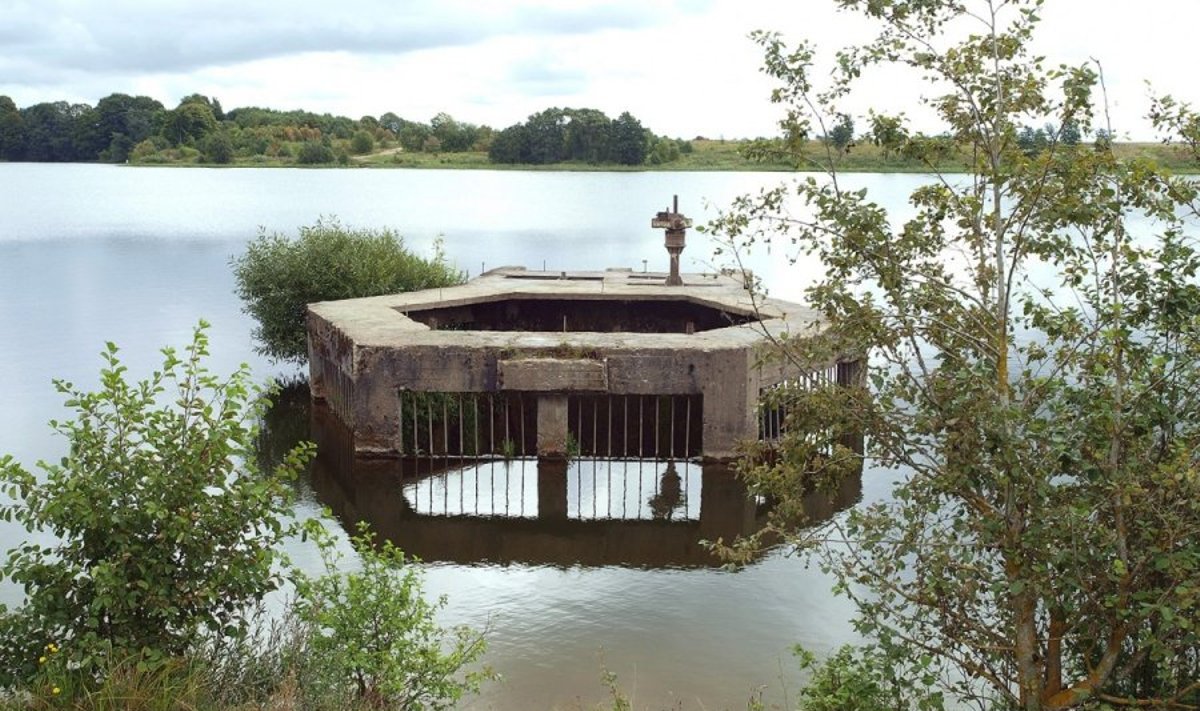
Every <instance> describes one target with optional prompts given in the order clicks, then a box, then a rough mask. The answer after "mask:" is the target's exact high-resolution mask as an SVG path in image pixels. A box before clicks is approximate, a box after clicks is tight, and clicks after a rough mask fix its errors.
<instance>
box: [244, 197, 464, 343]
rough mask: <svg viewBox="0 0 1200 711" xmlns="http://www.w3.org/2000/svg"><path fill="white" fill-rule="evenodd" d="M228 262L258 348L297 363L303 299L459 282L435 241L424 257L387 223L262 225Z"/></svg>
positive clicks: (303, 336)
mask: <svg viewBox="0 0 1200 711" xmlns="http://www.w3.org/2000/svg"><path fill="white" fill-rule="evenodd" d="M231 265H232V267H233V273H234V277H235V278H236V280H237V294H238V296H240V297H241V299H242V301H243V302H245V306H244V308H245V311H246V313H248V314H250V315H251V316H253V317H254V319H255V320H256V321H257V322H258V326H257V328H255V332H254V335H255V337H256V338H257V339H258V342H259V345H258V351H259V352H260V353H262V354H264V355H266V356H269V357H271V358H274V359H277V360H290V361H293V362H296V363H303V362H304V361H305V360H306V359H307V358H308V346H307V340H306V338H307V337H306V333H307V332H306V330H305V314H306V313H307V306H308V304H311V303H315V302H318V301H333V300H336V299H351V298H357V297H362V296H379V295H381V294H393V293H397V292H401V291H415V290H418V289H432V288H437V287H440V286H451V285H454V284H460V283H462V281H463V274H462V273H461V272H459V271H457V270H455V269H454V268H453V267H451V266H450V265H449V264H448V263H447V262H446V258H445V255H444V254H443V252H442V251H441V247H440V245H438V247H437V250H436V251H435V253H434V255H433V257H432V258H431V259H425V258H422V257H420V256H418V255H416V254H413V253H412V252H410V251H409V250H408V249H407V248H405V246H404V242H403V240H402V239H401V238H400V236H399V235H398V234H396V233H395V232H393V231H392V230H390V229H382V230H375V229H356V228H350V227H344V226H343V225H342V224H341V223H340V222H338V221H337V220H336V219H320V220H317V222H316V224H314V225H309V226H305V227H301V228H300V231H299V235H298V237H297V238H296V239H291V238H289V237H287V236H285V235H281V234H279V233H268V232H266V231H265V230H263V231H261V232H260V233H259V235H258V237H257V239H255V240H253V241H251V242H250V243H249V245H247V247H246V251H245V252H244V253H243V254H241V255H240V256H237V257H235V258H233V260H232V261H231Z"/></svg>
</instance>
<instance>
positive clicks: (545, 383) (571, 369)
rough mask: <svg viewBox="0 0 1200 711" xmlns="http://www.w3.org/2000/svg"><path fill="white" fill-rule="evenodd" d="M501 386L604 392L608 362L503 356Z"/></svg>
mask: <svg viewBox="0 0 1200 711" xmlns="http://www.w3.org/2000/svg"><path fill="white" fill-rule="evenodd" d="M498 366H499V386H500V389H501V390H517V391H522V392H580V391H582V392H604V391H606V390H607V389H608V364H607V363H606V362H605V361H602V360H594V359H590V358H569V359H568V358H519V359H510V360H501V361H500V362H499V363H498Z"/></svg>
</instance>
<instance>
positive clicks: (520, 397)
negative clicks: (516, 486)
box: [517, 393, 525, 491]
mask: <svg viewBox="0 0 1200 711" xmlns="http://www.w3.org/2000/svg"><path fill="white" fill-rule="evenodd" d="M517 401H518V402H520V403H521V407H520V410H521V449H520V455H521V456H522V457H524V456H525V393H520V394H518V395H517ZM521 486H522V487H524V486H525V476H524V475H522V476H521ZM522 491H524V489H522Z"/></svg>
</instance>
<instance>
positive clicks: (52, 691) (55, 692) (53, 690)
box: [50, 686, 62, 696]
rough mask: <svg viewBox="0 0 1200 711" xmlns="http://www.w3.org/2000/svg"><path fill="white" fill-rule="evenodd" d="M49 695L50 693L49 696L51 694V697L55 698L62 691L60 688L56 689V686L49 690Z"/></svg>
mask: <svg viewBox="0 0 1200 711" xmlns="http://www.w3.org/2000/svg"><path fill="white" fill-rule="evenodd" d="M50 693H51V694H53V695H55V696H58V695H59V694H60V693H62V689H60V688H58V687H57V686H56V687H54V688H53V689H51V690H50Z"/></svg>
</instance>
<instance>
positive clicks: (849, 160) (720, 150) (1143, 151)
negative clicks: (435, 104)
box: [135, 138, 1200, 174]
mask: <svg viewBox="0 0 1200 711" xmlns="http://www.w3.org/2000/svg"><path fill="white" fill-rule="evenodd" d="M690 143H691V145H692V148H693V150H692V151H691V152H690V153H683V154H681V155H680V156H679V158H678V159H677V160H673V161H671V162H669V163H663V164H660V165H640V166H622V165H606V164H600V165H595V164H590V163H583V162H578V161H575V162H564V163H548V164H545V165H525V164H516V165H513V164H503V163H492V162H490V161H489V160H488V155H487V153H486V152H485V151H468V152H463V153H420V152H418V153H413V152H407V151H404V150H402V149H400V148H397V147H387V148H383V149H381V150H378V151H375V152H374V153H370V154H367V155H361V156H350V157H349V158H348V160H347V162H346V163H345V164H339V163H337V162H334V163H327V164H320V165H314V166H307V167H315V168H364V167H365V168H437V169H461V170H539V171H540V170H552V171H612V172H618V171H619V172H629V171H794V170H818V169H820V168H819V166H818V165H817V164H816V163H815V162H814V163H811V164H804V163H796V162H795V161H793V160H792V159H790V158H789V159H782V158H781V159H776V160H756V159H750V158H747V157H746V156H745V151H746V149H747V148H749V147H750V146H751V144H752V141H746V140H721V139H704V138H697V139H693V140H692V141H691V142H690ZM806 150H807V152H808V154H809V155H811V156H814V157H818V158H819V157H822V156H823V155H824V150H825V149H824V146H823V145H822V144H821V142H819V141H810V142H809V145H808V146H807V149H806ZM1113 151H1114V153H1116V157H1117V158H1118V159H1122V160H1123V159H1130V158H1142V159H1147V160H1152V161H1154V162H1155V163H1157V164H1158V165H1159V166H1161V167H1163V168H1166V169H1167V170H1170V171H1172V172H1174V173H1177V174H1196V173H1200V161H1197V160H1196V158H1195V157H1194V156H1193V155H1192V153H1191V152H1190V151H1189V150H1188V149H1187V148H1186V147H1184V146H1181V145H1177V144H1162V143H1115V144H1113ZM135 164H137V165H143V164H145V165H150V164H153V165H189V166H191V165H208V164H205V163H202V162H201V158H200V155H199V153H198V152H196V151H190V152H188V151H176V152H175V153H169V154H167V153H160V154H157V157H156V159H155V161H154V162H153V163H149V162H147V163H137V162H136V161H135ZM231 165H233V166H237V167H258V168H271V167H296V166H297V163H296V161H295V159H294V158H292V157H290V156H282V155H281V156H264V155H258V156H251V157H248V158H247V157H238V158H235V159H234V161H233V163H232V164H231ZM837 165H838V169H839V170H841V171H842V172H846V173H924V172H929V166H926V165H923V164H920V163H918V162H916V161H912V160H908V159H906V158H903V157H901V156H897V155H886V154H885V153H884V152H883V151H882V150H881V149H880V148H879V147H878V146H875V145H872V144H871V143H868V142H860V143H856V144H854V145H853V146H852V147H851V148H850V150H849V151H848V152H847V153H845V154H842V155H840V156H838V157H837ZM939 168H940V169H941V170H942V171H944V172H949V173H955V172H966V171H967V170H968V164H967V157H966V156H950V157H949V158H948V159H947V161H946V163H945V164H944V165H941V166H939Z"/></svg>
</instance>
